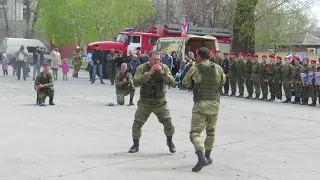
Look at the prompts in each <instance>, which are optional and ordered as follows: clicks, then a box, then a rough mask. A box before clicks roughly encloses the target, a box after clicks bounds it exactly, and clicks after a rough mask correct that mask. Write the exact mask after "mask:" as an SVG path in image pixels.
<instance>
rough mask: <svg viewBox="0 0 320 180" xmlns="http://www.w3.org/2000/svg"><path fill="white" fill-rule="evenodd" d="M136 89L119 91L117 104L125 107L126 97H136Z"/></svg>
mask: <svg viewBox="0 0 320 180" xmlns="http://www.w3.org/2000/svg"><path fill="white" fill-rule="evenodd" d="M134 92H135V89H134V87H133V88H131V89H128V90H124V91H117V92H116V94H117V103H118V104H119V105H124V97H125V96H127V95H128V94H130V99H131V98H133V97H134Z"/></svg>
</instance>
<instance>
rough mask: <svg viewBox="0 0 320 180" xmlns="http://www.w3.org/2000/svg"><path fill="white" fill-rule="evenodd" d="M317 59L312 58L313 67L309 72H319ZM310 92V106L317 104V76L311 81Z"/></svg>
mask: <svg viewBox="0 0 320 180" xmlns="http://www.w3.org/2000/svg"><path fill="white" fill-rule="evenodd" d="M316 63H317V60H311V67H310V69H309V72H313V73H315V72H317V67H316ZM309 88H310V90H309V94H310V96H311V100H312V103H311V104H309V106H316V105H317V86H316V84H315V78H313V80H312V82H310V83H309Z"/></svg>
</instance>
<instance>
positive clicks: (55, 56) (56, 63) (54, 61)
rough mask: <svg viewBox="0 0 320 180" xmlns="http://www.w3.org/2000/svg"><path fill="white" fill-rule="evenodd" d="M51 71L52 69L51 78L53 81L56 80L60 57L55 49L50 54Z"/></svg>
mask: <svg viewBox="0 0 320 180" xmlns="http://www.w3.org/2000/svg"><path fill="white" fill-rule="evenodd" d="M51 57H52V60H51V69H52V73H53V78H54V80H58V70H59V68H60V66H61V55H60V53H59V51H58V48H55V49H54V50H53V51H52V52H51Z"/></svg>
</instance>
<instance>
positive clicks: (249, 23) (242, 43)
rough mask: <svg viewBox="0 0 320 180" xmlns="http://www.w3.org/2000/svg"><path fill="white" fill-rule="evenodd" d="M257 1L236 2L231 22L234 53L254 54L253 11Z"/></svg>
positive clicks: (241, 0) (239, 0) (244, 0)
mask: <svg viewBox="0 0 320 180" xmlns="http://www.w3.org/2000/svg"><path fill="white" fill-rule="evenodd" d="M257 3H258V0H238V1H237V8H236V13H235V18H234V22H233V41H232V49H233V51H235V52H237V53H238V52H243V53H255V21H254V11H255V7H256V5H257Z"/></svg>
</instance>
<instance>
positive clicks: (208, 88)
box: [182, 47, 226, 172]
mask: <svg viewBox="0 0 320 180" xmlns="http://www.w3.org/2000/svg"><path fill="white" fill-rule="evenodd" d="M197 61H198V63H197V65H195V66H193V67H191V69H190V70H189V71H188V73H187V74H186V76H185V78H184V79H183V82H182V84H183V85H184V86H185V87H187V88H189V89H193V100H194V106H193V110H192V120H191V131H190V140H191V142H192V144H193V145H194V148H195V151H196V154H197V156H198V162H197V164H196V165H195V166H194V167H193V168H192V171H193V172H198V171H200V170H201V169H202V168H203V167H204V166H206V165H208V164H211V163H212V159H211V158H210V154H211V151H212V149H213V143H214V139H215V128H216V123H217V120H218V114H219V107H220V92H219V88H220V87H221V86H222V85H223V84H224V83H225V82H226V78H225V75H224V73H223V70H222V68H221V67H220V66H218V65H217V64H215V63H211V62H209V49H208V48H205V47H203V48H200V50H199V51H198V56H197ZM204 129H206V133H207V137H206V140H205V141H204V142H203V140H202V137H201V133H202V131H203V130H204ZM204 151H205V152H204Z"/></svg>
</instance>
